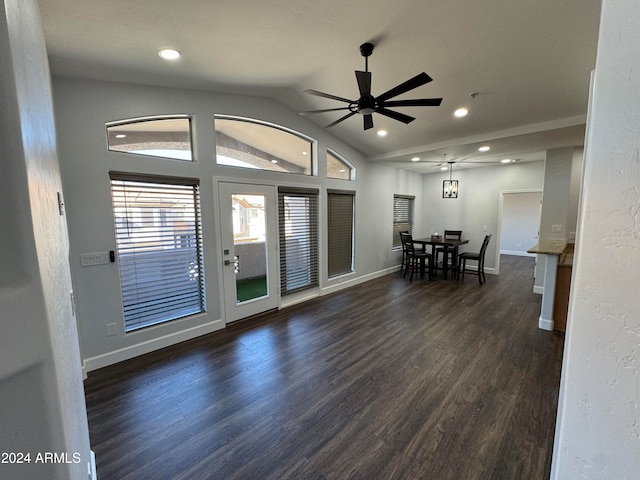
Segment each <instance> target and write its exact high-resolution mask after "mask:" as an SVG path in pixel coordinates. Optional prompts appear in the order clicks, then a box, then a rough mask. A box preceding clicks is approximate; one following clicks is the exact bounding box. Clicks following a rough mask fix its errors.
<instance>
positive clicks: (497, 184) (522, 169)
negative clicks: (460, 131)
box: [421, 161, 544, 273]
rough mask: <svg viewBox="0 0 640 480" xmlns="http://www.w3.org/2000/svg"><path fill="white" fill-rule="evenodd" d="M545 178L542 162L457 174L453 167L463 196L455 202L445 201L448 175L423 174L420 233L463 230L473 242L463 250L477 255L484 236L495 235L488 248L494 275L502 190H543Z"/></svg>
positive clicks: (515, 164) (488, 259)
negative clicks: (421, 226) (443, 192)
mask: <svg viewBox="0 0 640 480" xmlns="http://www.w3.org/2000/svg"><path fill="white" fill-rule="evenodd" d="M543 175H544V162H543V161H538V162H525V163H514V164H507V165H498V166H495V167H482V168H471V169H467V170H459V171H458V172H456V171H455V168H454V175H453V176H454V177H455V178H457V179H458V180H459V181H460V193H459V195H458V198H455V199H454V198H442V180H444V179H445V177H446V178H448V173H446V174H445V172H443V173H442V174H430V175H424V177H423V182H422V188H423V195H422V209H423V228H422V230H421V233H422V234H423V235H431V234H432V233H434V232H438V233H442V231H443V230H444V229H448V230H459V229H461V230H462V231H463V237H465V238H467V239H469V240H470V241H469V244H468V245H466V246H465V247H464V248H462V251H465V250H467V251H475V252H477V251H478V250H479V249H480V246H481V244H482V240H483V239H484V236H485V235H486V234H488V233H491V234H493V237H492V239H491V243H490V244H489V247H488V249H487V254H486V260H485V263H486V265H485V269H486V271H487V272H489V273H495V272H496V271H498V270H499V265H498V264H497V261H498V259H499V255H498V253H497V252H499V247H500V245H499V243H500V242H499V239H498V235H497V232H498V229H499V222H500V219H499V213H500V208H499V205H500V197H501V191H503V190H510V191H513V190H540V189H542V184H543ZM485 227H486V231H485ZM534 243H535V242H534ZM534 243H532V244H531V245H529V246H527V248H528V247H531V246H533V244H534Z"/></svg>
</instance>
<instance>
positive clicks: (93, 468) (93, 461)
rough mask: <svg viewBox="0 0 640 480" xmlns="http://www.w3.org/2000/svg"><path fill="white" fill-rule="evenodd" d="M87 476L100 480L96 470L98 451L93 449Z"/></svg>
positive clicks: (91, 479)
mask: <svg viewBox="0 0 640 480" xmlns="http://www.w3.org/2000/svg"><path fill="white" fill-rule="evenodd" d="M87 476H88V477H89V480H98V472H97V470H96V452H94V451H93V450H91V461H90V462H89V463H88V464H87Z"/></svg>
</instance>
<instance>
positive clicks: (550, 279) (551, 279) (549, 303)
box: [527, 239, 573, 330]
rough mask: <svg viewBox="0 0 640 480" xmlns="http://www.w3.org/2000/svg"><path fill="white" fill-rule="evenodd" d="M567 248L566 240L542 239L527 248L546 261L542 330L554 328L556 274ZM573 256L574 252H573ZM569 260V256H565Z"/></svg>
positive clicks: (540, 322)
mask: <svg viewBox="0 0 640 480" xmlns="http://www.w3.org/2000/svg"><path fill="white" fill-rule="evenodd" d="M566 248H567V241H566V240H549V239H541V240H540V241H538V243H536V244H535V245H534V246H533V247H531V248H530V249H529V250H527V252H528V253H536V254H538V255H540V261H541V262H544V263H543V265H544V267H543V268H544V278H543V286H542V306H541V309H540V318H538V328H540V329H542V330H553V327H554V324H553V309H554V303H555V293H556V292H555V291H556V275H557V271H558V263H559V259H560V257H561V256H562V254H563V253H564V252H565V249H566ZM571 257H572V258H573V253H572V254H571ZM565 260H568V257H565Z"/></svg>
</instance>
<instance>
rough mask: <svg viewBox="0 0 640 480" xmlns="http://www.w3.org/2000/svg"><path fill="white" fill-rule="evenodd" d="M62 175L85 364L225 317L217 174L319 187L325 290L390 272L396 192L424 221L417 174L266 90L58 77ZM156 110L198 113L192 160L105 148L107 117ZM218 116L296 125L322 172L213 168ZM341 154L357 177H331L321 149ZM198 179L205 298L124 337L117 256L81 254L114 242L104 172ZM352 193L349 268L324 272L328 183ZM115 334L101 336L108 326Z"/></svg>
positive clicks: (161, 342) (192, 332)
mask: <svg viewBox="0 0 640 480" xmlns="http://www.w3.org/2000/svg"><path fill="white" fill-rule="evenodd" d="M54 101H55V106H56V115H57V117H56V119H57V124H58V130H59V131H58V136H59V143H60V145H59V151H60V162H61V169H62V178H63V183H64V187H65V192H66V202H67V211H68V218H69V231H70V238H71V253H70V258H71V268H72V274H73V275H72V276H73V279H74V282H75V289H76V301H77V309H78V319H79V326H80V334H81V347H82V352H83V358H84V359H85V362H86V369H87V370H92V369H94V368H98V367H100V366H103V365H107V364H110V363H113V362H115V361H118V360H122V359H125V358H129V357H131V356H134V355H137V354H140V353H144V352H146V351H150V350H153V349H155V348H160V347H162V346H165V345H168V344H171V343H175V342H177V341H181V340H184V339H187V338H191V337H193V336H197V335H199V334H203V333H207V332H210V331H215V330H217V329H219V328H223V327H224V325H225V322H224V318H223V316H224V315H223V311H224V309H223V308H222V305H223V304H222V298H221V295H222V290H221V284H222V277H221V275H222V272H221V269H220V267H219V266H220V265H221V264H222V259H221V255H220V251H219V250H220V249H219V247H218V245H219V242H220V237H219V234H220V232H219V228H220V227H219V221H218V205H217V203H218V202H217V198H216V191H215V185H216V182H217V181H219V180H223V179H224V180H233V181H248V182H256V183H262V184H271V185H280V184H286V185H308V186H315V187H319V188H320V189H321V195H320V225H321V232H322V234H321V238H320V239H321V245H320V266H321V268H320V274H321V277H320V283H321V285H320V288H319V289H318V291H316V292H315V294H323V293H326V292H331V291H334V290H335V289H339V288H344V287H346V286H349V285H352V284H353V283H355V282H360V281H364V280H368V279H371V278H375V276H378V275H381V274H384V273H387V272H389V271H393V270H394V269H395V268H397V266H398V264H399V252H397V251H392V249H391V240H392V238H391V236H392V210H393V195H394V194H407V195H415V196H416V199H417V201H416V205H417V209H416V210H417V211H416V218H417V228H421V220H422V216H421V206H422V199H421V187H422V185H421V176H420V175H418V174H414V173H409V172H406V171H401V170H397V169H394V168H390V167H384V166H376V165H372V164H370V163H368V162H367V161H365V160H364V157H363V155H362V154H360V153H359V152H357V151H356V150H354V149H353V148H352V147H350V146H348V145H346V144H345V143H343V142H341V141H340V140H338V139H336V138H334V137H333V136H331V135H330V133H329V132H328V131H326V130H324V129H322V128H319V127H317V126H316V125H314V124H312V123H310V122H308V121H307V120H305V119H304V118H302V117H300V115H298V114H297V113H295V112H292V111H290V110H289V109H286V108H285V107H283V106H282V105H281V104H279V103H277V102H275V101H273V100H271V99H267V98H261V97H242V96H236V95H224V94H214V93H207V92H199V91H191V90H179V89H167V88H156V87H143V86H136V85H126V84H117V83H106V82H95V81H84V80H72V79H65V78H55V79H54ZM160 114H192V115H195V127H194V128H195V134H194V142H195V155H196V161H195V162H193V163H191V162H179V161H171V160H161V159H156V158H150V157H144V156H137V155H126V154H120V153H114V152H108V151H107V148H106V138H105V122H109V121H113V120H120V119H127V118H132V117H139V116H152V115H160ZM214 114H231V115H239V116H246V117H251V118H256V119H260V120H265V121H268V122H272V123H274V124H277V125H282V126H284V127H288V128H291V129H294V130H296V131H299V132H301V133H303V134H305V135H308V136H310V137H311V138H314V139H316V140H317V151H318V159H319V161H320V163H319V168H318V170H319V175H318V176H313V177H305V176H301V175H290V174H282V173H277V172H266V171H255V170H250V169H242V168H234V167H225V166H217V165H216V164H215V160H214V153H215V136H214V131H213V118H214ZM327 147H329V148H331V149H332V150H333V151H335V152H337V153H339V154H340V155H341V156H343V157H344V158H345V159H346V160H347V161H349V163H351V164H352V165H353V166H355V168H356V181H353V182H350V181H345V180H336V179H327V178H325V177H326V174H325V172H326V165H325V158H326V149H327ZM110 170H117V171H125V172H141V173H156V174H165V175H173V176H187V177H197V178H199V179H200V183H201V196H202V197H201V203H202V218H203V240H204V258H205V276H206V282H207V306H208V310H207V312H206V313H205V314H202V315H196V316H192V317H189V318H187V319H182V320H178V321H174V322H170V323H167V324H163V325H159V326H155V327H151V328H147V329H144V330H140V331H138V332H134V333H130V334H127V335H125V334H124V332H123V328H122V327H123V317H122V302H121V296H120V286H119V277H118V269H117V265H116V264H108V265H98V266H91V267H81V266H80V254H82V253H91V252H105V251H109V250H115V239H114V231H113V229H114V227H113V219H112V213H111V199H110V187H109V171H110ZM327 188H338V189H347V190H354V191H355V192H356V197H355V198H356V207H355V209H356V219H355V272H354V273H353V274H350V275H346V276H342V277H338V278H334V279H331V280H328V279H327V274H326V261H325V259H326V236H325V235H326V232H325V230H326V229H323V228H322V225H326V189H327ZM110 323H116V324H117V325H118V332H117V334H116V335H114V336H107V335H106V325H107V324H110Z"/></svg>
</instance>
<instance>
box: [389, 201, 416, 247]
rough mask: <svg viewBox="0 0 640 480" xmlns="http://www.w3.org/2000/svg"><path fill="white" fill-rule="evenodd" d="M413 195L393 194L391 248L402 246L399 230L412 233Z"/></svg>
mask: <svg viewBox="0 0 640 480" xmlns="http://www.w3.org/2000/svg"><path fill="white" fill-rule="evenodd" d="M414 200H415V197H413V196H409V195H394V196H393V240H392V243H391V245H392V246H393V249H399V248H402V243H401V242H400V232H409V233H413V202H414Z"/></svg>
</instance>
